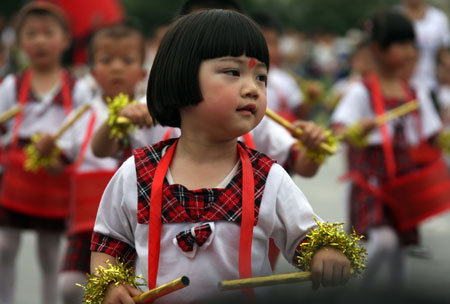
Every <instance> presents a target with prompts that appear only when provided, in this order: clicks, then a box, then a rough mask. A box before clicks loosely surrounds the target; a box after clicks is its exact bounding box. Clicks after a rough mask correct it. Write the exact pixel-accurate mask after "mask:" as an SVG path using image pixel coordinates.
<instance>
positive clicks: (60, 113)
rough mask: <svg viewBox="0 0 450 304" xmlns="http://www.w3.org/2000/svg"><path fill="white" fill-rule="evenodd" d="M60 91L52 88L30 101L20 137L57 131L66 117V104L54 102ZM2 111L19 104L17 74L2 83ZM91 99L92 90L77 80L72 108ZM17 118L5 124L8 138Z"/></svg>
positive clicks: (73, 92) (25, 112) (0, 92)
mask: <svg viewBox="0 0 450 304" xmlns="http://www.w3.org/2000/svg"><path fill="white" fill-rule="evenodd" d="M58 92H59V88H55V89H54V90H51V91H50V92H48V93H47V94H45V95H43V96H41V97H40V98H39V101H38V102H28V103H27V104H26V106H25V108H24V109H23V110H22V111H23V113H24V114H23V120H22V123H21V125H20V129H19V133H18V135H19V137H22V138H30V137H31V136H32V135H33V134H35V133H38V132H47V133H55V132H56V130H58V129H59V128H60V127H61V125H62V123H63V121H64V119H65V118H66V112H65V110H64V106H61V105H56V104H54V103H52V101H53V98H54V97H55V95H56V94H57V93H58ZM0 96H1V102H0V113H3V112H5V111H6V110H8V109H10V108H12V107H13V106H15V105H17V104H18V102H17V101H18V96H17V88H16V76H15V75H9V76H7V77H6V78H5V79H4V81H3V82H2V84H1V85H0ZM89 100H91V92H90V90H89V89H88V88H87V87H86V86H85V85H84V84H83V83H82V82H78V81H77V82H76V83H75V86H74V88H73V90H72V109H76V108H77V107H78V106H80V105H81V104H83V103H85V102H88V101H89ZM14 122H15V119H10V120H9V121H7V122H6V123H5V124H4V125H5V126H6V128H7V133H6V138H7V142H9V141H10V137H11V134H12V129H13V126H14Z"/></svg>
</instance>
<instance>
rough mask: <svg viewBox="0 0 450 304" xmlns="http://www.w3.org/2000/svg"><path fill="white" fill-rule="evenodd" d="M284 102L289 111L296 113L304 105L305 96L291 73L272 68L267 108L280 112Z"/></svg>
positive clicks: (268, 83) (269, 77) (268, 84)
mask: <svg viewBox="0 0 450 304" xmlns="http://www.w3.org/2000/svg"><path fill="white" fill-rule="evenodd" d="M283 100H284V102H286V106H287V107H288V109H289V110H291V111H294V110H295V109H296V108H297V107H298V106H299V105H300V104H301V103H302V100H303V95H302V92H301V90H300V88H299V86H298V85H297V82H296V80H295V79H294V78H293V77H292V76H291V75H290V74H289V73H287V72H285V71H283V70H282V69H280V68H277V67H272V68H270V72H269V76H268V80H267V107H268V108H269V109H271V110H272V111H279V110H280V109H282V102H283Z"/></svg>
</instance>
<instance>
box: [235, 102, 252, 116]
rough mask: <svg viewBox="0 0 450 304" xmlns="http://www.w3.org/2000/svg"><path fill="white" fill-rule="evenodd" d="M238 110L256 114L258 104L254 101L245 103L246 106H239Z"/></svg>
mask: <svg viewBox="0 0 450 304" xmlns="http://www.w3.org/2000/svg"><path fill="white" fill-rule="evenodd" d="M237 111H238V112H249V113H251V114H255V113H256V105H255V104H254V103H249V104H247V105H245V106H244V107H241V108H238V109H237Z"/></svg>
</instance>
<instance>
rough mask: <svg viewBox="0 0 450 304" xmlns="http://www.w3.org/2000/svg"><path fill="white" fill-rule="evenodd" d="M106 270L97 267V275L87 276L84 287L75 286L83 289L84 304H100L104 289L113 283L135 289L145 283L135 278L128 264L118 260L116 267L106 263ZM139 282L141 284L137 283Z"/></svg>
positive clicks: (138, 277)
mask: <svg viewBox="0 0 450 304" xmlns="http://www.w3.org/2000/svg"><path fill="white" fill-rule="evenodd" d="M106 265H107V266H108V268H105V267H103V266H99V267H97V268H96V269H95V270H96V272H97V274H87V283H86V286H84V285H81V284H77V286H80V287H81V288H83V289H84V303H86V304H101V303H102V302H103V299H104V298H105V293H106V289H107V288H108V286H109V284H111V283H114V284H115V285H116V286H118V285H119V284H128V285H130V286H133V287H135V288H138V287H139V286H142V285H144V283H145V281H144V280H143V279H142V277H141V276H136V275H135V274H134V270H133V268H132V267H128V263H123V262H121V261H119V260H118V262H117V265H112V264H111V262H109V261H108V260H107V261H106ZM139 281H141V282H139Z"/></svg>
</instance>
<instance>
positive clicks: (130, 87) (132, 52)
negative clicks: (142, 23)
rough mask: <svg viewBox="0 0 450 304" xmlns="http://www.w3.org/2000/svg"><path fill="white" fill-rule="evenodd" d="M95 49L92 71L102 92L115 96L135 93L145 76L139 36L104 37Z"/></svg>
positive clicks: (108, 95)
mask: <svg viewBox="0 0 450 304" xmlns="http://www.w3.org/2000/svg"><path fill="white" fill-rule="evenodd" d="M94 49H95V50H94V65H93V68H92V75H93V76H94V78H95V80H96V81H97V83H98V84H99V86H100V87H101V89H102V91H103V96H104V97H114V96H116V95H118V94H119V93H124V94H127V95H129V96H133V95H134V90H135V87H136V85H137V83H138V82H139V81H141V80H142V79H143V78H144V77H145V71H144V69H143V68H142V66H141V65H142V55H141V48H140V41H139V39H138V38H137V37H134V36H130V37H125V38H120V39H114V38H108V37H101V38H99V40H98V41H97V43H95V46H94Z"/></svg>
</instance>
